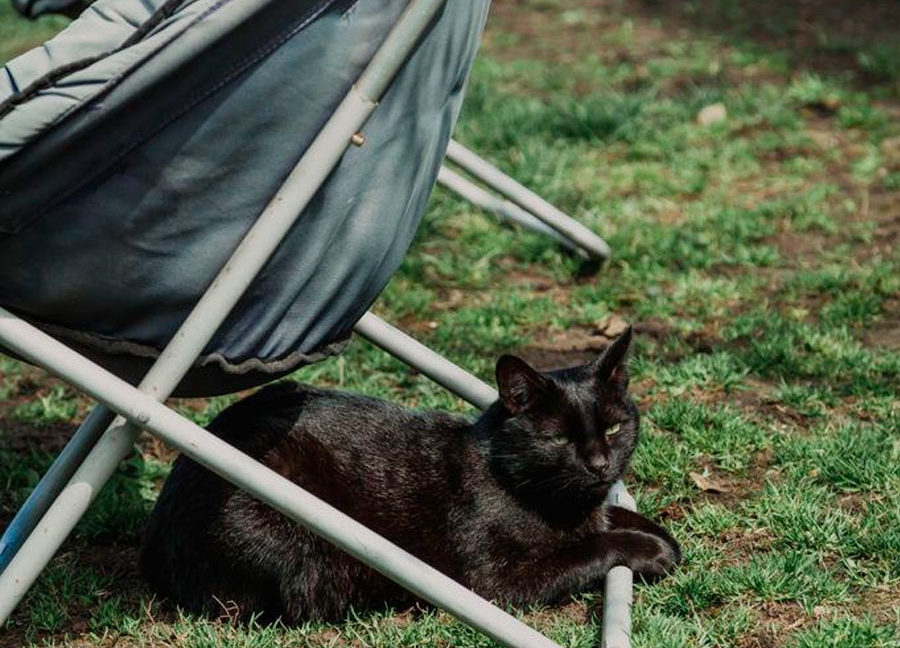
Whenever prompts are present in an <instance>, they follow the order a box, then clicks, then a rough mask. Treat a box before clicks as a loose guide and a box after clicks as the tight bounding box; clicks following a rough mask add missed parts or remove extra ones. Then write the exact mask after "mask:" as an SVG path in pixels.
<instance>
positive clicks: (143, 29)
mask: <svg viewBox="0 0 900 648" xmlns="http://www.w3.org/2000/svg"><path fill="white" fill-rule="evenodd" d="M183 2H184V0H168V2H166V3H165V4H163V5H162V6H161V7H160V8H159V9H157V10H156V11H154V12H153V15H152V16H150V17H149V18H147V20H145V21H144V22H143V23H142V24H141V26H140V27H138V28H137V29H136V30H134V32H133V33H132V34H131V36H129V37H128V38H126V39H125V40H124V41H123V42H122V43H121V44H120V45H118V46H117V47H114V48H112V49H109V50H106V51H105V52H101V53H100V54H95V55H94V56H88V57H86V58H83V59H80V60H78V61H72V62H71V63H68V64H66V65H63V66H60V67H58V68H54V69H53V70H50V71H49V72H48V73H47V74H45V75H44V76H42V77H40V78H38V79H35V80H34V81H32V82H31V83H30V84H28V85H27V86H25V87H24V88H23V89H22V90H21V91H19V92H16V93H14V94H12V95H10V96H9V97H8V98H7V99H6V101H3V102H2V103H0V119H3V118H4V117H5V116H6V115H8V114H9V113H10V112H12V110H13V109H14V108H15V107H16V106H18V105H20V104H22V103H23V102H25V101H28V100H29V99H31V98H32V97H34V96H35V95H36V94H37V93H39V92H40V91H41V90H46V89H47V88H49V87H50V86H52V85H53V84H54V83H56V82H57V81H59V80H61V79H63V78H65V77H67V76H69V75H70V74H74V73H75V72H79V71H80V70H83V69H85V68H88V67H90V66H91V65H93V64H94V63H96V62H97V61H100V60H101V59H104V58H106V57H107V56H113V55H114V54H118V53H119V52H121V51H122V50H124V49H126V48H128V47H131V46H132V45H134V44H135V43H136V42H137V41H139V40H140V39H142V38H143V37H144V36H145V35H146V34H147V32H149V31H150V30H152V29H153V28H154V27H156V26H157V25H158V24H159V23H160V22H162V21H163V20H165V19H166V18H168V17H169V16H171V15H172V14H173V13H175V11H176V10H177V9H178V8H179V7H180V6H181V5H182V4H183ZM4 69H7V68H6V67H4ZM7 73H8V74H9V75H10V76H12V73H11V72H9V70H8V69H7Z"/></svg>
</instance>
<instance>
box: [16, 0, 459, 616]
mask: <svg viewBox="0 0 900 648" xmlns="http://www.w3.org/2000/svg"><path fill="white" fill-rule="evenodd" d="M445 1H446V0H411V2H410V4H409V5H408V7H407V8H406V10H405V11H404V13H403V15H402V16H401V17H400V19H399V20H398V22H397V24H396V25H395V26H394V28H393V29H392V30H391V32H390V33H389V34H388V36H387V37H386V39H385V41H384V42H383V43H382V45H381V46H380V47H379V48H378V50H377V52H376V53H375V55H374V56H373V57H372V60H371V62H370V63H369V65H368V66H366V69H365V71H364V72H363V74H362V75H361V76H360V78H359V80H358V81H357V82H356V84H355V85H354V86H353V87H352V88H351V90H350V92H349V93H348V94H347V96H346V97H345V98H344V100H343V101H342V102H341V103H340V105H339V106H338V108H337V109H336V110H335V112H334V114H333V115H332V116H331V118H330V119H329V120H328V122H326V124H325V126H324V127H323V128H322V130H321V131H320V132H319V134H318V136H317V137H316V138H315V139H314V140H313V142H312V143H311V144H310V146H309V148H308V149H307V150H306V152H305V153H304V154H303V156H302V157H301V159H300V161H299V162H298V163H297V165H296V167H295V168H294V170H293V171H292V172H291V174H290V175H289V176H288V177H287V179H286V180H285V182H284V184H283V185H282V186H281V188H280V189H279V190H278V192H277V193H276V195H275V196H274V197H273V198H272V200H271V201H270V202H269V204H268V205H267V206H266V208H265V209H264V210H263V212H262V214H261V215H260V217H259V218H258V219H257V221H256V223H255V224H254V225H253V227H251V228H250V230H249V231H248V232H247V234H246V235H245V236H244V238H243V240H242V241H241V243H240V244H239V245H238V247H237V249H236V250H235V252H234V253H233V254H232V256H231V258H230V259H229V260H228V262H227V263H226V264H225V266H224V267H223V268H222V270H221V271H220V272H219V274H218V275H217V276H216V278H215V279H214V280H213V282H212V284H211V285H210V287H209V289H207V291H206V293H205V294H204V295H203V297H202V298H201V299H200V300H199V302H198V303H197V305H196V306H195V307H194V309H193V310H192V311H191V314H190V315H188V317H187V319H186V320H185V321H184V323H183V324H182V325H181V328H179V330H178V331H177V332H176V333H175V335H174V337H173V338H172V340H171V341H170V342H169V344H168V345H167V346H166V348H165V349H164V350H163V352H162V353H161V354H160V356H159V358H158V359H157V361H156V363H155V364H154V365H153V367H152V368H151V369H150V371H149V372H148V374H147V376H145V378H144V380H143V381H141V384H140V386H139V389H140V390H142V391H143V392H146V393H147V394H149V395H150V396H152V397H153V398H155V399H156V400H159V401H162V400H164V399H165V398H166V397H167V396H168V395H169V394H170V393H171V392H172V390H174V388H175V387H176V386H177V385H178V383H179V382H180V381H181V379H182V378H183V377H184V375H185V373H186V372H187V371H188V369H189V368H190V366H191V365H192V364H193V362H194V360H195V359H196V358H197V356H198V355H199V354H200V353H201V352H202V350H203V348H204V347H205V346H206V344H207V343H208V342H209V340H210V339H211V338H212V336H213V334H214V333H215V331H216V330H217V329H218V328H219V326H220V325H221V323H222V322H223V321H224V320H225V317H226V316H227V315H228V313H229V312H230V311H231V309H232V308H233V307H234V305H235V304H236V303H237V301H238V300H239V299H240V297H241V295H243V293H244V292H245V291H246V289H247V287H248V286H249V285H250V283H251V282H252V281H253V278H254V277H255V276H256V275H257V273H258V272H259V270H260V269H261V268H262V267H263V265H264V264H265V263H266V261H267V260H268V258H269V257H270V256H271V254H272V252H274V250H275V249H276V248H277V247H278V245H279V243H280V242H281V240H282V239H283V238H284V236H285V234H286V233H287V232H288V230H289V229H290V228H291V226H292V225H293V223H294V221H295V220H296V219H297V217H298V216H299V215H300V213H301V212H302V211H303V209H304V208H305V207H306V205H307V204H308V203H309V201H310V200H311V199H312V197H313V196H314V195H315V193H316V191H318V189H319V187H320V186H321V185H322V184H323V183H324V181H325V180H326V178H327V177H328V175H329V174H330V173H331V171H332V170H333V169H334V167H335V166H336V164H337V163H338V161H339V160H340V158H341V156H342V155H343V153H344V151H345V150H346V148H347V147H348V146H349V145H350V141H351V138H352V137H353V135H354V134H355V133H356V132H357V131H358V130H359V129H360V128H361V127H362V125H363V124H364V123H365V121H366V120H367V119H368V117H369V115H370V114H371V113H372V111H373V110H374V109H375V107H376V106H377V104H378V100H379V99H380V97H381V96H382V94H383V93H384V91H385V90H386V89H387V86H388V85H389V83H390V81H391V79H392V78H393V77H394V75H395V74H396V72H397V70H398V69H399V68H400V66H402V64H403V62H404V61H405V60H406V57H407V56H408V55H409V53H410V52H411V51H412V49H413V48H414V47H415V45H416V43H417V42H418V41H419V39H420V38H421V36H422V34H423V33H425V31H426V30H427V28H428V26H429V25H430V24H431V21H432V20H433V19H434V17H435V16H436V15H437V13H438V12H439V11H440V9H441V7H443V5H444V2H445ZM9 348H10V349H12V350H13V351H15V349H14V348H13V347H9ZM23 356H25V357H29V356H28V355H27V354H24V353H23ZM139 429H140V428H139V427H138V426H136V425H133V424H130V423H129V424H123V425H117V424H116V423H113V427H112V428H111V429H110V430H109V431H107V432H106V433H105V434H104V435H103V436H102V437H101V439H100V441H98V442H97V445H96V446H95V447H94V449H93V450H92V451H91V452H90V454H88V456H87V458H86V459H85V461H84V464H83V465H82V466H81V468H80V469H79V470H78V471H77V472H76V473H75V475H74V476H73V477H72V479H71V480H69V482H68V484H67V485H66V487H65V488H64V489H63V490H62V492H61V493H60V494H59V496H58V497H57V498H56V501H55V503H54V504H53V506H51V507H50V508H49V509H48V510H47V512H46V513H45V514H44V516H43V517H42V518H41V521H40V523H39V524H38V527H37V529H36V531H37V532H32V533H31V534H30V536H29V538H28V540H26V541H25V542H24V543H23V544H22V547H21V549H20V550H19V551H18V552H17V554H16V556H15V557H14V558H13V559H12V561H11V562H10V563H9V565H8V567H7V568H6V570H4V572H3V574H2V575H0V578H3V579H4V582H6V583H8V584H10V587H0V623H2V622H3V621H5V619H6V617H7V615H8V614H9V613H10V611H12V609H13V607H15V605H16V603H17V602H18V600H19V599H20V598H21V596H22V595H24V593H25V591H27V589H28V587H30V585H31V584H32V583H33V582H34V580H35V579H36V578H37V576H38V574H39V573H40V572H41V570H42V569H43V568H44V566H45V565H46V564H47V563H48V562H49V561H50V559H51V558H52V557H53V554H54V553H55V552H56V550H57V549H58V548H59V546H60V545H61V544H62V542H63V540H65V538H66V537H67V536H68V534H69V533H70V532H71V530H72V529H73V528H74V526H75V524H76V523H77V522H78V520H79V519H80V517H81V516H82V515H83V513H84V511H85V510H86V509H87V507H88V505H89V504H90V503H91V501H92V500H93V498H94V497H95V496H96V494H97V491H98V490H99V489H100V488H101V487H102V485H103V484H104V483H105V482H106V481H107V480H108V479H109V477H110V476H111V475H112V473H113V472H114V471H115V468H116V466H117V465H118V463H119V462H120V461H121V460H122V459H124V458H125V457H126V456H127V455H128V453H129V452H131V449H132V446H133V444H134V442H135V441H136V440H137V436H138V434H139ZM14 567H15V569H14ZM9 572H13V573H14V576H11V577H10V578H6V576H7V573H9ZM11 579H12V580H11ZM13 583H14V584H15V587H14V588H13V587H12V584H13Z"/></svg>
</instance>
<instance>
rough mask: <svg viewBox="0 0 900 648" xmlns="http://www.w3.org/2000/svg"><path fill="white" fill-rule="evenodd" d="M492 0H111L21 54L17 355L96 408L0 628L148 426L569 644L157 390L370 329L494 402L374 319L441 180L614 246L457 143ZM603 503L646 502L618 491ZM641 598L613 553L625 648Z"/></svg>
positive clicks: (11, 320) (609, 632)
mask: <svg viewBox="0 0 900 648" xmlns="http://www.w3.org/2000/svg"><path fill="white" fill-rule="evenodd" d="M487 9H488V1H487V0H451V1H449V2H448V1H447V0H384V1H383V2H378V3H375V2H361V1H359V0H303V1H300V0H298V1H296V2H290V3H288V2H278V1H276V0H98V2H96V3H95V4H94V5H93V6H92V7H90V8H89V9H87V10H86V11H85V12H84V13H83V14H82V15H81V16H80V17H79V19H78V20H76V21H75V22H73V23H72V24H71V25H70V26H69V27H68V28H67V29H66V30H64V31H63V32H62V33H61V34H60V35H58V36H57V37H56V38H54V39H53V40H51V41H49V42H48V43H46V44H45V45H44V46H43V47H41V48H36V49H35V50H32V51H30V52H27V53H26V54H23V55H22V56H20V57H18V58H16V59H14V60H13V61H11V62H10V63H9V64H7V65H6V67H4V68H3V73H2V74H0V349H5V350H6V352H8V353H11V354H14V355H16V356H18V357H20V358H22V359H25V360H27V361H28V362H31V363H33V364H35V365H38V366H41V367H43V368H44V369H46V370H47V371H49V372H51V373H53V374H55V375H57V376H59V377H60V378H62V379H64V380H66V381H67V382H69V383H71V384H72V385H74V386H75V387H77V388H79V389H81V390H82V391H84V392H85V393H87V394H89V395H90V396H91V397H93V398H95V399H96V400H97V401H98V402H99V403H100V404H99V405H98V406H97V407H96V408H95V409H94V410H93V411H92V412H91V414H90V415H89V416H88V417H87V419H86V420H85V421H84V423H83V424H82V425H81V427H80V428H79V429H78V431H77V432H76V433H75V434H74V435H73V437H72V439H71V440H70V442H69V443H68V445H67V446H66V448H65V449H64V450H63V451H62V453H61V454H60V456H59V457H58V458H57V460H56V461H55V462H54V464H53V466H52V467H51V468H50V470H49V471H48V473H47V474H46V475H45V476H44V477H43V479H42V480H41V482H40V484H39V485H38V486H37V488H36V489H35V490H34V492H33V493H32V494H31V496H30V497H29V498H28V500H27V501H26V503H25V505H24V506H23V507H22V509H21V510H20V511H19V513H18V514H17V516H16V517H15V519H14V520H13V522H12V523H11V524H10V526H9V527H8V528H7V530H6V532H5V533H4V535H3V538H2V540H0V570H2V571H0V623H3V622H5V620H6V619H7V618H8V616H9V614H10V613H11V612H12V610H13V609H14V607H15V606H16V604H17V603H18V602H19V601H20V600H21V598H22V597H23V596H24V595H25V593H26V592H27V590H28V589H29V587H30V586H31V585H32V584H33V582H34V581H35V579H36V578H37V576H38V575H39V573H40V572H41V570H42V569H43V568H44V567H45V566H46V564H47V563H48V561H49V560H50V559H51V558H52V556H53V555H54V553H55V552H56V551H57V550H58V549H59V547H60V545H61V544H62V542H63V541H64V540H65V538H66V537H67V536H68V534H69V533H70V532H71V530H72V528H73V527H74V526H75V524H76V523H77V522H78V520H79V519H80V517H81V516H82V514H83V513H84V512H85V510H86V509H87V507H88V506H89V505H90V503H91V502H92V500H93V499H94V497H95V496H96V495H97V493H98V492H99V490H100V489H101V488H102V486H103V485H104V484H105V483H106V481H107V480H108V479H109V477H110V476H111V475H112V473H113V472H114V471H115V469H116V467H117V465H118V464H119V463H120V461H122V460H123V459H124V458H126V457H127V456H128V455H129V454H130V452H131V451H132V448H133V446H134V443H135V441H136V439H137V435H138V433H139V431H140V430H141V429H146V430H147V431H149V432H150V433H151V434H154V435H155V436H157V437H158V438H160V439H162V440H163V441H165V442H166V443H168V444H169V445H171V446H173V447H175V448H177V449H179V450H180V451H181V452H184V453H185V454H187V455H189V456H190V457H192V458H193V459H194V460H196V461H198V462H199V463H201V464H203V465H204V466H206V467H207V468H209V469H210V470H212V471H214V472H216V473H218V474H219V475H221V476H222V477H223V478H225V479H228V480H229V481H231V482H232V483H234V484H235V485H237V486H239V487H241V488H243V489H245V490H247V491H248V492H250V493H252V494H254V495H255V496H256V497H258V498H259V499H261V500H263V501H265V502H267V503H268V504H269V505H271V506H273V507H274V508H276V509H277V510H279V511H281V512H282V513H284V514H285V515H287V516H288V517H290V518H291V519H293V520H295V521H296V522H298V523H300V524H303V525H304V526H307V527H308V528H310V529H311V530H313V531H314V532H316V533H318V534H320V535H321V536H323V537H324V538H326V539H328V540H329V541H331V542H333V543H334V544H336V545H337V546H339V547H341V548H342V549H344V550H345V551H347V552H348V553H350V554H352V555H353V556H355V557H356V558H358V559H359V560H361V561H362V562H364V563H366V564H367V565H369V566H371V567H372V568H374V569H376V570H378V571H379V572H381V573H383V574H384V575H386V576H387V577H389V578H391V579H393V580H395V581H396V582H398V583H399V584H401V585H403V586H404V587H406V588H408V589H409V590H410V591H412V592H414V593H416V594H417V595H419V596H420V597H422V598H423V599H426V600H428V601H430V602H432V603H434V604H435V605H437V606H439V607H442V608H444V609H446V610H448V611H450V612H451V613H453V614H455V615H456V616H458V617H459V618H460V619H462V620H463V621H465V622H467V623H469V624H470V625H472V626H473V627H475V628H477V629H479V630H481V631H482V632H484V633H485V634H487V635H489V636H491V637H493V638H494V639H495V640H497V641H498V642H500V643H501V644H502V645H505V646H514V647H517V648H526V647H527V648H532V647H548V648H549V647H550V646H556V644H555V643H553V642H551V641H550V640H549V639H547V638H546V637H544V636H542V635H540V634H539V633H537V632H535V631H534V630H532V629H530V628H529V627H527V626H526V625H524V624H522V623H521V622H520V621H518V620H516V619H515V618H513V617H512V616H510V615H508V614H506V613H505V612H503V611H502V610H500V609H498V608H496V607H494V606H493V605H491V604H490V603H489V602H487V601H485V600H484V599H482V598H480V597H479V596H477V595H476V594H474V593H473V592H471V591H470V590H468V589H466V588H464V587H462V586H460V585H458V584H457V583H455V582H453V581H452V580H450V579H448V578H447V577H446V576H443V575H442V574H440V573H439V572H437V571H435V570H434V569H433V568H431V567H429V566H428V565H426V564H424V563H423V562H422V561H420V560H418V559H417V558H415V557H413V556H412V555H410V554H408V553H406V552H405V551H403V550H402V549H400V548H398V547H396V546H395V545H392V544H391V543H389V542H388V541H386V540H385V539H383V538H381V537H379V536H378V535H376V534H374V533H373V532H371V531H370V530H368V529H366V528H365V527H363V526H362V525H360V524H358V523H357V522H355V521H353V520H352V519H350V518H349V517H347V516H346V515H344V514H342V513H341V512H340V511H338V510H336V509H334V508H333V507H331V506H329V505H328V504H326V503H324V502H323V501H321V500H319V499H317V498H315V497H313V496H312V495H310V494H309V493H307V492H305V491H304V490H303V489H301V488H300V487H298V486H297V485H295V484H293V483H291V482H289V481H287V480H285V479H284V478H282V477H280V476H279V475H277V474H276V473H274V472H273V471H271V470H269V469H267V468H265V467H264V466H262V465H261V464H259V463H257V462H255V461H254V460H252V459H250V458H249V457H247V456H245V455H243V454H242V453H240V452H239V451H237V450H235V449H234V448H232V447H230V446H228V445H227V444H225V443H224V442H222V441H221V440H219V439H217V438H216V437H214V436H213V435H211V434H210V433H208V432H206V431H205V430H203V429H202V428H200V427H198V426H196V425H194V424H193V423H191V422H190V421H188V420H186V419H184V418H182V417H180V416H179V415H177V414H176V413H174V412H173V411H171V410H169V409H168V408H167V407H165V406H164V405H163V404H162V401H164V400H165V399H166V398H167V397H169V396H170V395H173V394H178V395H205V396H208V395H213V394H219V393H227V392H233V391H236V390H238V389H244V388H249V387H252V386H256V385H260V384H262V383H265V382H268V381H271V380H273V379H275V378H277V377H279V376H283V375H286V374H287V373H289V372H291V371H293V370H294V369H296V368H297V367H299V366H301V365H303V364H305V363H309V362H314V361H316V360H318V359H321V358H323V357H325V356H327V355H329V354H332V353H335V352H337V351H339V350H340V348H342V346H343V344H344V343H345V342H346V340H347V338H348V337H349V335H350V333H351V331H352V330H355V331H356V332H358V333H359V334H361V335H362V336H363V337H365V338H367V339H369V340H370V341H371V342H373V343H374V344H376V345H378V346H380V347H382V348H384V349H385V350H386V351H388V352H389V353H391V354H393V355H395V356H396V357H398V358H399V359H401V360H403V361H405V362H407V363H408V364H410V365H412V366H414V367H415V368H417V369H419V370H420V371H421V372H422V373H424V374H425V375H427V376H429V377H431V378H432V379H434V380H436V381H437V382H439V383H440V384H441V385H443V386H445V387H446V388H448V389H450V390H451V391H453V392H455V393H456V394H458V395H459V396H461V397H462V398H464V399H465V400H467V401H469V402H470V403H472V404H474V405H476V406H477V407H481V408H484V407H487V406H488V405H489V404H490V403H492V402H493V401H494V400H496V397H497V394H496V392H495V390H494V389H493V388H491V387H490V386H488V385H486V384H484V383H483V382H481V381H480V380H478V379H477V378H475V377H474V376H472V375H470V374H468V373H467V372H466V371H464V370H463V369H461V368H459V367H457V366H455V365H453V364H452V363H450V362H449V361H448V360H446V359H444V358H442V357H441V356H439V355H438V354H436V353H435V352H433V351H431V350H430V349H428V348H426V347H424V346H423V345H421V344H419V343H418V342H416V341H415V340H412V339H411V338H409V337H408V336H406V335H405V334H403V333H402V332H400V331H398V330H397V329H395V328H394V327H392V326H391V325H390V324H387V323H386V322H383V321H381V320H380V319H378V318H377V317H376V316H374V315H373V314H371V313H369V312H367V309H368V307H369V306H370V305H371V303H372V302H373V301H374V299H375V298H376V297H377V295H378V294H379V292H380V291H381V290H382V288H383V287H384V285H385V284H386V282H387V280H388V278H389V277H390V275H391V274H392V273H393V271H394V270H395V269H396V267H397V265H398V264H399V262H400V260H401V258H402V256H403V254H404V253H405V252H406V250H407V248H408V246H409V243H410V241H411V239H412V236H413V234H414V232H415V230H416V227H417V225H418V223H419V221H420V219H421V216H422V213H423V211H424V207H425V203H426V200H427V198H428V195H429V193H430V190H431V188H432V186H433V184H434V182H435V181H436V180H439V181H440V182H441V183H442V184H444V185H445V186H448V187H449V188H451V189H452V190H454V191H456V192H458V193H460V194H461V195H463V196H464V197H466V198H468V199H470V200H472V201H473V202H475V203H476V204H478V205H479V206H481V207H484V208H485V209H488V210H491V211H494V212H495V213H498V214H499V215H501V216H503V217H505V218H508V219H511V220H513V221H515V222H518V223H520V224H523V225H525V226H527V227H532V228H534V229H537V230H539V231H544V232H546V233H549V234H551V235H553V236H555V237H556V238H557V239H558V240H560V242H561V243H563V244H564V245H566V246H567V247H569V248H571V249H573V250H577V251H578V252H579V253H580V254H583V255H585V256H588V257H590V258H594V259H602V258H605V257H606V256H607V255H608V254H609V248H608V246H607V245H606V243H605V242H604V241H602V239H600V238H598V237H597V236H596V235H594V234H593V233H592V232H590V231H589V230H587V229H586V228H584V227H583V226H581V225H580V224H578V223H577V222H576V221H574V220H572V219H570V218H569V217H567V216H566V215H565V214H562V213H561V212H559V210H557V209H555V208H554V207H553V206H551V205H549V204H548V203H546V202H545V201H544V200H542V199H541V198H540V197H539V196H537V195H535V194H534V193H532V192H530V191H529V190H527V189H526V188H524V187H522V186H521V185H519V184H518V183H516V182H515V181H513V180H512V179H510V178H508V177H507V176H505V175H503V174H502V173H500V172H499V171H498V170H497V169H495V168H494V167H492V166H491V165H490V164H488V163H487V162H485V161H484V160H482V159H481V158H479V157H478V156H477V155H475V154H474V153H472V152H471V151H468V150H467V149H465V148H464V147H462V146H461V145H459V144H457V143H455V142H450V140H449V137H450V133H451V131H452V128H453V125H454V123H455V120H456V117H457V115H458V112H459V108H460V104H461V98H462V93H463V90H464V87H465V83H466V79H467V76H468V73H469V70H470V67H471V63H472V59H473V57H474V55H475V51H476V49H477V46H478V42H479V40H480V34H481V30H482V28H483V25H484V20H485V17H486V13H487ZM448 147H449V148H448ZM445 153H446V155H447V157H448V159H449V160H450V161H452V162H453V163H454V164H456V165H457V166H458V167H460V168H461V169H462V170H464V171H466V172H467V173H469V174H471V175H473V176H475V177H476V178H477V179H478V180H480V181H481V182H483V183H484V184H486V185H487V186H488V187H491V188H492V189H494V190H496V191H497V192H498V193H500V194H501V196H502V197H498V196H496V195H494V194H492V193H490V192H488V191H486V190H485V189H484V188H483V187H481V186H479V185H478V184H475V183H473V182H472V181H470V180H467V179H466V178H465V177H463V176H462V175H461V174H459V173H457V172H455V171H453V170H451V169H449V168H446V167H442V166H441V163H442V160H443V158H444V155H445ZM135 384H136V385H137V386H136V387H135V386H134V385H135ZM610 499H611V500H612V501H613V502H615V503H617V504H618V505H620V506H628V507H631V508H633V507H634V502H633V500H632V499H631V498H630V496H629V495H628V494H627V492H626V491H625V490H624V487H623V486H622V485H621V484H618V485H617V486H616V487H615V488H614V489H613V491H612V492H611V493H610ZM630 600H631V572H630V571H629V570H628V569H627V568H624V567H617V568H615V569H613V571H611V572H610V574H609V576H608V577H607V579H606V589H605V597H604V622H603V623H604V627H603V642H604V645H606V646H609V647H611V648H612V647H620V646H628V645H629V633H630Z"/></svg>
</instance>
